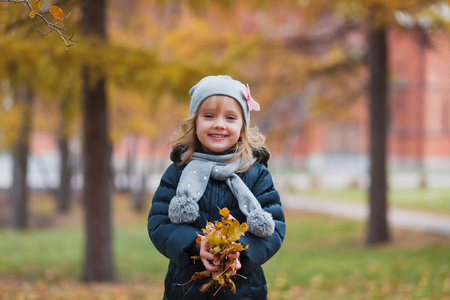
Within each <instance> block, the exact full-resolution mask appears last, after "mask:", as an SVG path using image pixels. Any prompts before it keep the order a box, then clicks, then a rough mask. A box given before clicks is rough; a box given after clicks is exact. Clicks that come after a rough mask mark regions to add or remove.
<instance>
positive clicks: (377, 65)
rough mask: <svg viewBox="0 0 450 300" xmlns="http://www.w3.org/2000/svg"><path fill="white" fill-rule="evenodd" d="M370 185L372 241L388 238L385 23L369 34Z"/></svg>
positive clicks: (378, 241) (370, 230)
mask: <svg viewBox="0 0 450 300" xmlns="http://www.w3.org/2000/svg"><path fill="white" fill-rule="evenodd" d="M368 48H369V72H370V76H369V114H370V137H371V138H370V186H369V220H368V226H367V237H366V239H367V240H366V241H367V243H368V244H369V245H372V244H378V243H382V242H386V241H389V239H390V236H389V227H388V220H387V215H386V214H387V199H386V198H387V178H386V176H387V175H386V173H387V172H386V165H387V160H386V156H387V154H386V152H387V124H386V123H387V119H388V115H387V114H388V112H387V98H388V88H389V87H388V79H387V78H388V76H387V72H388V71H387V44H386V27H385V26H384V25H381V26H376V25H375V26H373V27H371V28H370V29H369V34H368Z"/></svg>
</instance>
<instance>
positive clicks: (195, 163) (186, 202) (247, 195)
mask: <svg viewBox="0 0 450 300" xmlns="http://www.w3.org/2000/svg"><path fill="white" fill-rule="evenodd" d="M233 157H234V154H224V155H214V154H207V153H199V152H194V153H193V155H192V159H191V161H190V162H189V163H188V164H187V166H186V167H185V168H184V170H183V172H182V174H181V177H180V181H179V183H178V187H177V190H176V195H175V197H173V199H172V200H171V201H170V205H169V218H170V220H171V221H172V223H177V224H182V223H185V224H189V223H192V222H194V221H195V220H196V219H197V218H198V216H199V214H198V210H199V207H198V204H197V202H198V201H199V200H200V199H201V198H202V196H203V194H204V192H205V189H206V186H207V185H208V181H209V179H210V178H212V179H215V180H220V181H225V183H226V184H227V186H228V187H229V188H230V190H231V192H232V194H233V195H234V197H235V198H236V199H237V201H238V205H239V209H240V210H241V212H242V213H243V214H244V215H245V216H246V217H247V225H248V231H249V232H251V233H253V234H255V235H257V236H260V237H265V236H269V235H271V234H272V233H273V232H274V230H275V223H274V221H273V219H272V215H271V214H270V213H268V212H266V211H264V210H263V209H262V208H261V204H260V203H259V202H258V200H257V199H256V197H255V196H254V195H253V193H252V192H251V191H250V189H249V188H248V187H247V185H246V184H245V183H244V182H243V181H242V179H241V178H240V177H239V176H238V175H237V174H236V171H239V168H240V167H241V159H240V158H238V159H236V160H234V161H233V162H231V163H229V161H230V160H232V159H233ZM254 161H255V159H254V160H253V162H254ZM247 166H248V164H244V165H243V166H242V167H243V168H246V167H247Z"/></svg>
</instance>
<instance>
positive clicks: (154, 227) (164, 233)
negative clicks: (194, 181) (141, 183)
mask: <svg viewBox="0 0 450 300" xmlns="http://www.w3.org/2000/svg"><path fill="white" fill-rule="evenodd" d="M180 176H181V170H180V168H179V167H177V166H176V164H172V165H170V166H169V168H168V169H167V170H166V172H165V173H164V175H163V176H162V178H161V182H160V184H159V187H158V189H157V190H156V192H155V194H154V196H153V201H152V207H151V209H150V213H149V216H148V222H147V229H148V234H149V236H150V239H151V240H152V242H153V244H154V245H155V247H156V249H158V251H159V252H161V253H162V254H163V255H164V256H166V257H167V258H169V259H170V260H172V261H174V262H175V263H177V264H178V265H179V266H181V267H187V266H189V265H192V264H193V262H192V259H191V256H192V255H194V254H195V252H194V251H195V250H194V249H195V239H196V237H197V234H196V233H197V232H199V233H201V231H199V230H197V229H196V228H194V227H192V226H190V225H188V224H174V223H172V222H171V221H170V219H169V215H168V209H169V204H170V200H171V199H172V198H173V197H174V196H175V193H176V189H177V185H178V181H179V179H180Z"/></svg>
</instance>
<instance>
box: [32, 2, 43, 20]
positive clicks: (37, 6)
mask: <svg viewBox="0 0 450 300" xmlns="http://www.w3.org/2000/svg"><path fill="white" fill-rule="evenodd" d="M41 4H42V2H41V0H36V1H35V2H34V5H33V8H32V9H31V12H30V18H31V19H34V17H35V16H36V14H37V13H38V12H39V10H41Z"/></svg>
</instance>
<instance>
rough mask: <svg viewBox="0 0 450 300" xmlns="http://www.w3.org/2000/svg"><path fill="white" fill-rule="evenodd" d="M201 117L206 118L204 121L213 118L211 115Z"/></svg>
mask: <svg viewBox="0 0 450 300" xmlns="http://www.w3.org/2000/svg"><path fill="white" fill-rule="evenodd" d="M203 117H204V118H206V119H212V118H214V116H213V114H204V115H203Z"/></svg>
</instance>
